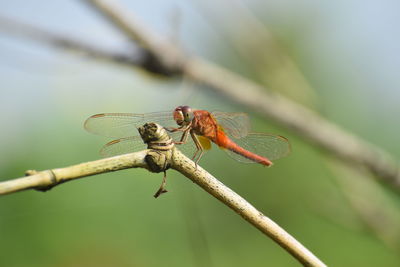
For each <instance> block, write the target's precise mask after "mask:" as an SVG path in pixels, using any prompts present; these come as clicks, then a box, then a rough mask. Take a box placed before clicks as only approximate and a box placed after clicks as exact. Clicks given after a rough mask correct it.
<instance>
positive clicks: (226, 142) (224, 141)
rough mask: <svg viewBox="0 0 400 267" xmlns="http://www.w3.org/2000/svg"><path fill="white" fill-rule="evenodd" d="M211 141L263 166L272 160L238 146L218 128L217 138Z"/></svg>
mask: <svg viewBox="0 0 400 267" xmlns="http://www.w3.org/2000/svg"><path fill="white" fill-rule="evenodd" d="M213 142H214V143H216V144H217V145H218V146H220V147H221V148H224V149H229V150H230V151H232V152H234V153H236V154H238V155H240V156H242V157H245V158H247V159H249V160H252V161H254V162H257V163H260V164H262V165H264V166H271V165H272V162H271V161H270V160H269V159H267V158H265V157H262V156H260V155H257V154H255V153H253V152H250V151H248V150H246V149H244V148H243V147H241V146H239V145H238V144H236V143H235V142H234V141H232V140H231V139H230V138H229V137H228V136H226V134H225V133H224V132H223V131H220V130H218V132H217V138H216V140H215V141H214V140H213Z"/></svg>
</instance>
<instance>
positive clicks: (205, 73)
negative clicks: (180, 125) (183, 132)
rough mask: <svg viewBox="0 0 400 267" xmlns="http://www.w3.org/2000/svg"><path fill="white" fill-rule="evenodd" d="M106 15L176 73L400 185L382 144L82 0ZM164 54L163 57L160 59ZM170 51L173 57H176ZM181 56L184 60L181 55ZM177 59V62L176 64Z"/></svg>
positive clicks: (98, 2) (99, 0)
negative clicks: (175, 70)
mask: <svg viewBox="0 0 400 267" xmlns="http://www.w3.org/2000/svg"><path fill="white" fill-rule="evenodd" d="M84 1H85V2H89V3H90V4H91V5H92V6H93V7H95V8H96V9H97V10H98V11H100V12H101V13H102V14H103V15H105V16H106V18H107V19H109V21H110V22H111V23H112V24H114V25H115V26H117V27H118V28H119V29H121V30H122V31H123V32H124V33H125V34H126V35H127V36H132V40H134V41H139V43H142V44H146V45H145V46H144V47H151V49H150V50H149V53H151V54H152V55H153V56H154V57H159V60H160V61H162V62H164V63H163V64H165V63H166V62H175V64H172V65H171V66H164V65H161V67H162V66H164V67H166V68H167V69H169V68H170V67H172V68H173V69H175V68H177V67H178V68H179V66H182V67H181V69H178V73H181V74H184V75H186V76H187V77H189V78H191V79H192V80H194V81H197V82H198V83H200V84H203V85H206V86H207V87H208V88H209V90H212V91H214V92H217V93H219V94H221V95H223V96H224V97H225V98H227V99H230V100H232V101H233V102H235V103H237V104H240V105H242V106H245V107H247V108H249V109H251V110H254V111H255V112H257V113H259V114H261V115H262V116H264V117H266V118H269V119H272V120H274V121H276V122H277V123H279V124H281V125H282V126H285V127H287V128H289V129H291V130H293V131H295V132H296V133H297V134H299V135H300V136H302V137H303V138H305V139H306V140H308V141H309V142H311V143H313V144H315V145H317V146H318V147H321V148H323V149H325V150H326V151H328V152H329V153H331V154H333V155H334V156H336V157H338V158H340V159H341V160H342V161H344V162H346V163H350V164H357V165H358V166H363V167H366V168H367V169H368V170H369V171H371V172H372V173H373V174H374V175H376V177H377V178H378V179H380V180H381V181H382V182H384V183H386V184H388V185H389V186H391V187H393V188H395V189H397V190H400V173H399V165H398V163H397V161H396V160H394V159H393V158H392V157H391V156H390V155H389V154H388V153H386V152H385V151H383V150H382V149H380V148H378V147H376V146H374V145H372V144H369V143H368V142H366V141H363V140H362V139H361V138H359V137H356V136H354V135H352V134H350V133H348V132H347V131H345V130H344V129H341V128H340V127H339V126H337V125H335V124H333V123H331V122H329V121H328V120H326V119H324V118H322V117H320V116H319V115H318V114H317V113H315V112H314V111H312V110H310V109H307V108H306V107H303V106H301V105H299V104H296V103H295V102H293V101H291V100H289V99H287V98H285V97H283V96H281V95H279V94H276V93H274V94H273V93H267V90H266V88H264V87H262V86H260V85H258V84H256V83H254V82H252V81H251V80H248V79H246V78H244V77H242V76H240V75H238V74H235V73H233V72H231V71H229V70H227V69H224V68H221V67H219V66H217V65H215V64H213V63H210V62H207V61H205V60H202V59H199V58H195V57H192V58H189V57H186V59H185V57H184V56H183V52H179V50H178V49H177V47H174V46H172V45H164V46H162V49H160V50H157V47H160V45H159V40H158V39H155V38H154V37H153V36H154V35H152V34H151V33H150V32H149V31H148V30H147V29H144V28H141V26H140V25H138V24H137V23H136V22H135V21H134V20H132V19H128V18H131V17H132V15H131V14H130V15H129V16H128V15H127V14H126V13H127V12H120V11H121V9H120V8H117V7H116V6H115V2H113V3H111V2H110V1H104V0H84ZM166 56H168V58H169V59H168V60H163V58H164V57H166ZM172 57H176V58H175V60H174V59H172ZM183 59H184V60H183ZM176 62H179V64H176Z"/></svg>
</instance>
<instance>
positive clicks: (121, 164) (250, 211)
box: [0, 123, 326, 267]
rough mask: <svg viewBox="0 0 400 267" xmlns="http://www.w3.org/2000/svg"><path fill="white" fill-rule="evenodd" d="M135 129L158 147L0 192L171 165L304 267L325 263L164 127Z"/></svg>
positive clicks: (0, 186) (47, 174) (5, 185)
mask: <svg viewBox="0 0 400 267" xmlns="http://www.w3.org/2000/svg"><path fill="white" fill-rule="evenodd" d="M139 132H140V134H141V135H142V138H143V140H144V141H145V142H146V143H148V145H149V148H155V147H157V148H158V150H155V149H148V150H143V151H140V152H136V153H131V154H126V155H121V156H116V157H112V158H106V159H102V160H97V161H92V162H87V163H82V164H78V165H74V166H70V167H65V168H59V169H52V170H47V171H43V172H39V173H36V174H33V175H31V176H28V177H23V178H18V179H15V180H10V181H6V182H1V183H0V195H1V194H3V195H4V194H9V193H13V192H17V191H21V190H25V189H38V190H42V191H45V190H48V189H50V188H52V187H54V186H56V185H59V184H61V183H64V182H67V181H71V180H75V179H77V178H82V177H85V176H90V175H95V174H100V173H105V172H111V171H117V170H122V169H126V168H135V167H141V168H146V169H149V170H150V171H153V172H165V170H166V169H167V168H172V169H174V170H176V171H178V172H180V173H182V174H183V175H184V176H186V177H187V178H189V179H190V180H191V181H193V182H194V183H196V184H197V185H199V186H200V187H201V188H203V189H204V190H205V191H206V192H208V193H210V194H211V195H212V196H214V197H215V198H217V199H218V200H220V201H221V202H222V203H224V204H225V205H226V206H228V207H229V208H231V209H232V210H234V211H235V212H236V213H237V214H239V215H240V216H242V217H243V218H244V219H245V220H246V221H248V222H249V223H251V224H252V225H253V226H255V227H256V228H257V229H259V230H260V231H261V232H262V233H264V234H265V235H267V236H269V237H270V238H271V239H272V240H274V241H275V242H276V243H277V244H278V245H280V246H281V247H282V248H284V249H285V250H286V251H287V252H289V253H290V254H291V255H292V256H293V257H295V258H296V259H297V260H298V261H299V262H300V263H302V264H303V265H304V266H318V267H322V266H326V265H325V264H324V263H323V262H321V261H320V260H319V259H318V258H317V257H315V256H314V255H313V254H312V253H311V252H310V251H309V250H308V249H307V248H305V247H304V246H303V245H302V244H301V243H300V242H299V241H297V240H296V239H295V238H294V237H292V236H291V235H290V234H288V233H287V232H286V231H285V230H284V229H282V228H281V227H280V226H279V225H277V224H276V223H275V222H274V221H272V220H271V219H269V218H268V217H266V216H265V215H264V214H262V213H261V212H260V211H258V210H257V209H256V208H255V207H253V206H252V205H251V204H250V203H248V202H247V201H246V200H245V199H244V198H242V197H241V196H239V195H238V194H236V193H235V192H234V191H232V190H231V189H230V188H228V187H227V186H225V185H224V184H223V183H221V182H220V181H218V180H217V179H216V178H215V177H213V176H212V175H211V174H210V173H208V172H207V171H205V170H204V169H203V168H201V167H200V166H198V165H196V164H195V163H194V162H193V161H192V160H190V159H189V158H187V157H186V156H185V155H184V154H182V153H181V152H180V151H179V150H178V149H176V148H175V147H174V145H173V143H172V142H171V140H172V139H171V138H170V137H169V136H168V135H167V133H166V131H165V130H164V128H162V127H161V126H158V125H156V124H154V123H148V124H145V125H144V126H143V127H141V128H139ZM152 144H154V145H152ZM162 144H164V145H162Z"/></svg>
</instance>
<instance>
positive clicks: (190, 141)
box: [84, 106, 291, 166]
mask: <svg viewBox="0 0 400 267" xmlns="http://www.w3.org/2000/svg"><path fill="white" fill-rule="evenodd" d="M146 122H154V123H157V124H160V125H161V126H163V127H164V128H165V129H166V130H167V131H169V132H170V135H171V137H172V139H173V140H174V143H175V144H177V145H179V148H180V150H181V151H183V152H184V153H185V154H186V155H188V156H189V157H191V158H192V160H195V159H196V161H195V162H196V165H197V163H198V162H199V161H200V159H201V158H202V156H203V154H204V152H205V151H207V150H209V149H210V148H211V143H214V144H216V145H217V146H218V147H219V148H221V149H222V150H224V151H225V152H226V153H227V154H228V155H229V156H230V157H232V158H233V159H235V160H237V161H239V162H244V163H259V164H261V165H264V166H271V165H272V161H273V160H276V159H279V158H282V157H284V156H286V155H288V154H289V153H290V150H291V148H290V143H289V141H288V139H286V138H285V137H283V136H280V135H273V134H268V133H254V132H251V127H250V120H249V116H248V115H247V114H246V113H242V112H220V111H213V112H209V111H207V110H201V109H192V108H191V107H189V106H178V107H176V108H175V109H174V110H170V111H165V112H153V113H144V114H136V113H101V114H96V115H93V116H91V117H89V118H88V119H87V120H86V121H85V124H84V127H85V129H86V130H87V131H89V132H90V133H93V134H97V135H102V136H106V137H111V138H114V140H113V141H111V142H109V143H107V144H105V145H104V146H103V148H102V149H101V151H100V153H101V154H102V155H103V156H105V157H109V156H115V155H120V154H126V153H131V152H134V151H138V150H141V149H145V148H146V147H145V144H143V141H142V139H141V138H140V137H139V136H138V132H137V128H138V127H140V126H142V125H143V124H144V123H146ZM189 136H190V138H189Z"/></svg>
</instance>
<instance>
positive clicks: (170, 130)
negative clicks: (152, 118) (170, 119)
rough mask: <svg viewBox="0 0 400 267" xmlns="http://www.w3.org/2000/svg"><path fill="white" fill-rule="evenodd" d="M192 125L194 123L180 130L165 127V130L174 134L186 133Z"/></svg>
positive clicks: (181, 127) (179, 128) (183, 126)
mask: <svg viewBox="0 0 400 267" xmlns="http://www.w3.org/2000/svg"><path fill="white" fill-rule="evenodd" d="M191 125H192V123H189V124H188V125H182V126H180V127H178V128H173V127H164V129H165V130H167V131H168V132H171V133H174V132H184V131H186V130H187V129H189V128H190V126H191Z"/></svg>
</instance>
